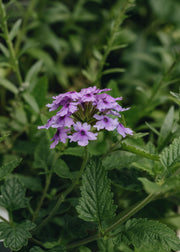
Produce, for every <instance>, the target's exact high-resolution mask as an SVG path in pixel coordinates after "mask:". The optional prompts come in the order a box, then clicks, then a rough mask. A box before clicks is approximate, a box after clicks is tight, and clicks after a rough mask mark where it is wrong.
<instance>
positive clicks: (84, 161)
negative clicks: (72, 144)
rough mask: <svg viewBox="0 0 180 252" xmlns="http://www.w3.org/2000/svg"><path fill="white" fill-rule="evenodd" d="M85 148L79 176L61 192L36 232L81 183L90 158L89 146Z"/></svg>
mask: <svg viewBox="0 0 180 252" xmlns="http://www.w3.org/2000/svg"><path fill="white" fill-rule="evenodd" d="M84 150H85V153H84V159H83V162H82V165H81V169H80V172H79V175H78V177H77V178H76V179H75V180H74V182H73V183H72V185H71V186H70V187H69V188H67V190H65V191H64V192H63V193H61V195H60V197H59V199H58V201H57V203H56V205H55V206H54V208H53V209H52V210H51V212H50V213H49V215H48V216H47V217H46V218H45V219H44V220H43V221H42V222H41V224H40V225H39V226H38V227H37V228H36V229H35V230H34V232H39V231H40V230H41V229H42V228H43V227H44V226H45V225H46V224H47V223H48V222H49V221H50V219H51V218H52V217H53V216H54V215H55V214H56V212H57V210H58V209H59V207H60V205H61V204H62V203H63V202H64V200H65V199H66V197H67V196H68V195H69V194H70V193H71V192H72V190H73V189H74V188H75V186H76V185H77V184H78V183H79V180H80V178H81V176H82V173H83V171H84V168H85V166H86V163H87V160H88V152H87V147H85V149H84Z"/></svg>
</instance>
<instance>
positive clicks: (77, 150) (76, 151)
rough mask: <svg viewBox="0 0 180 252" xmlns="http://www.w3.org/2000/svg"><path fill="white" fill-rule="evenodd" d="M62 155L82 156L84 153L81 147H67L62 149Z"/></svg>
mask: <svg viewBox="0 0 180 252" xmlns="http://www.w3.org/2000/svg"><path fill="white" fill-rule="evenodd" d="M63 155H72V156H76V157H82V156H83V155H84V149H83V147H80V146H78V147H69V148H67V149H65V150H64V151H63Z"/></svg>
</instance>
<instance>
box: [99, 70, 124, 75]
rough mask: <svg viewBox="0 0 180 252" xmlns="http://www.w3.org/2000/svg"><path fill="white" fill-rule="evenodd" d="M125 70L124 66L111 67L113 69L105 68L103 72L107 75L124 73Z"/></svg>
mask: <svg viewBox="0 0 180 252" xmlns="http://www.w3.org/2000/svg"><path fill="white" fill-rule="evenodd" d="M124 72H125V69H124V68H111V69H107V70H104V71H103V72H102V74H103V75H105V74H112V73H124Z"/></svg>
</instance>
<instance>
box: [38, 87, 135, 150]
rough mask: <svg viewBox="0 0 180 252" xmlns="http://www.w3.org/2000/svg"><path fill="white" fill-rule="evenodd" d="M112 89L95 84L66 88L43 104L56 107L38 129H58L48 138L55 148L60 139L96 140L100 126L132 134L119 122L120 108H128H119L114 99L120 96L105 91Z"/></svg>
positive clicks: (85, 143) (84, 142) (73, 140)
mask: <svg viewBox="0 0 180 252" xmlns="http://www.w3.org/2000/svg"><path fill="white" fill-rule="evenodd" d="M110 90H111V89H108V88H106V89H98V88H97V87H95V86H94V87H89V88H84V89H82V90H81V91H80V92H75V91H73V92H67V93H64V94H60V95H57V96H53V99H54V101H53V102H52V103H51V104H47V105H46V106H47V107H48V108H49V111H53V110H57V109H58V111H57V113H56V115H54V116H52V117H51V118H50V119H49V120H48V122H47V124H45V125H43V126H39V127H38V129H42V128H45V129H49V128H50V127H52V128H56V129H57V131H56V133H55V135H54V136H53V138H52V139H51V140H52V141H53V143H52V144H51V146H50V148H54V147H55V146H56V145H57V144H58V143H59V142H62V143H66V141H67V140H68V139H70V142H77V143H78V144H79V145H81V146H86V145H88V143H89V141H92V140H96V139H97V135H98V132H99V131H100V130H108V131H113V130H115V129H116V130H117V132H118V133H119V134H120V135H121V136H122V137H125V136H126V135H132V134H133V132H132V130H131V129H129V128H126V127H124V125H123V124H122V123H121V122H119V118H120V117H121V112H123V111H125V110H128V109H129V108H122V107H121V106H120V105H119V104H118V102H117V101H119V100H122V97H119V98H114V97H112V96H111V95H109V94H106V93H104V92H107V91H110Z"/></svg>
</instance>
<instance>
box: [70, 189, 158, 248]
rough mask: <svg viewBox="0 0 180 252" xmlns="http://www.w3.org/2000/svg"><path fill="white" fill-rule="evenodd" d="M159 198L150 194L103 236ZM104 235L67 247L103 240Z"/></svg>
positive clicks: (93, 236)
mask: <svg viewBox="0 0 180 252" xmlns="http://www.w3.org/2000/svg"><path fill="white" fill-rule="evenodd" d="M156 197H157V194H156V195H154V194H149V195H148V196H147V197H146V198H145V199H143V200H142V201H141V202H140V203H138V204H136V205H135V207H133V208H132V209H131V210H130V211H129V212H127V213H125V214H124V215H123V216H122V217H120V218H119V219H118V220H117V221H116V222H114V223H113V224H112V225H111V226H110V227H108V228H107V229H105V230H104V232H103V236H107V235H108V233H109V232H111V231H112V230H113V229H115V228H116V227H117V226H119V225H121V224H123V223H124V222H125V221H127V220H128V219H129V218H130V217H132V216H133V215H134V214H136V213H137V212H138V211H140V210H141V209H142V208H144V207H145V206H146V205H147V204H148V203H150V202H151V201H153V200H154V199H155V198H156ZM101 238H102V235H101V234H99V233H97V234H95V235H92V236H90V237H87V238H86V239H83V240H81V241H77V242H74V243H71V244H69V245H68V246H67V249H71V248H75V247H78V246H81V245H84V244H87V243H89V242H92V241H95V240H98V239H101Z"/></svg>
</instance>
